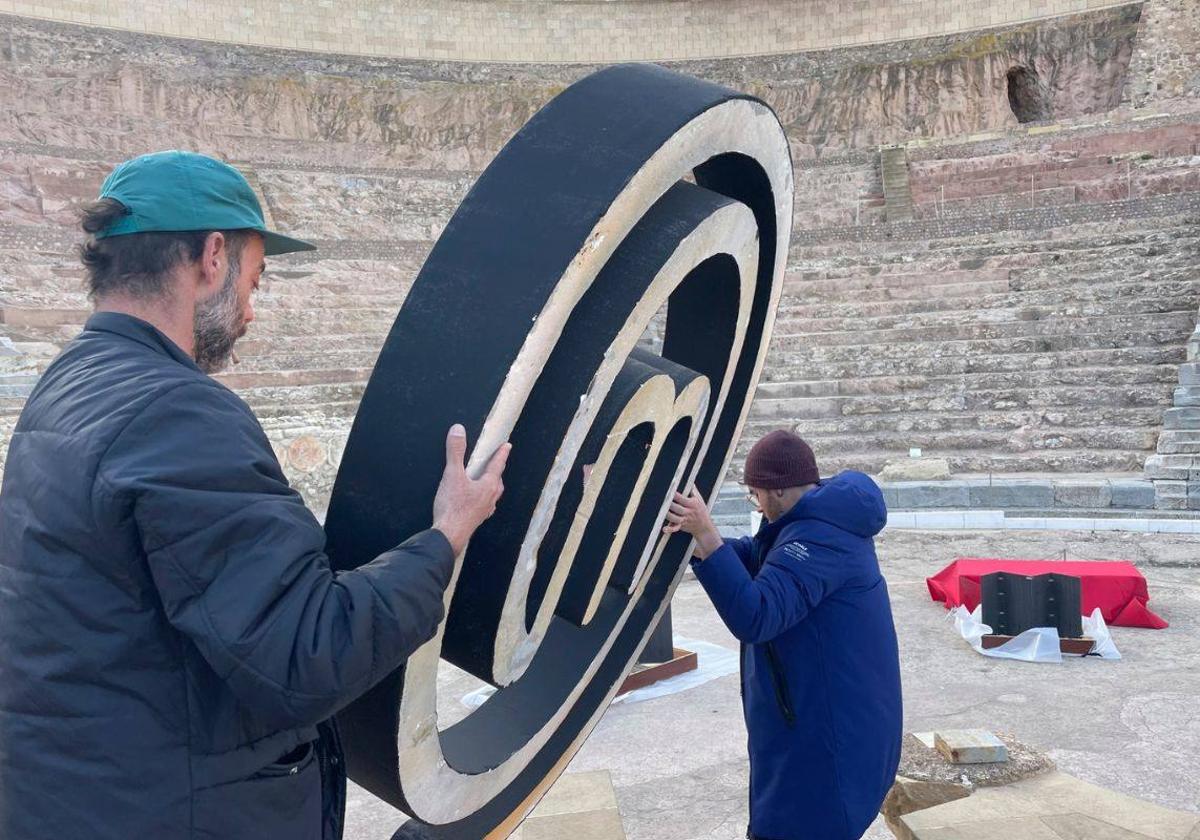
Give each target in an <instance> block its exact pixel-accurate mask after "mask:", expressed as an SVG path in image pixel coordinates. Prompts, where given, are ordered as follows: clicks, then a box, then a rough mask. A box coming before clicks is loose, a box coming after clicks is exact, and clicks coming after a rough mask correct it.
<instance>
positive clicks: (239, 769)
mask: <svg viewBox="0 0 1200 840" xmlns="http://www.w3.org/2000/svg"><path fill="white" fill-rule="evenodd" d="M324 541H325V537H324V532H323V531H322V529H321V526H320V525H319V524H318V522H317V521H316V519H315V518H314V517H313V516H312V514H311V513H310V512H309V511H308V510H307V509H306V508H305V506H304V504H303V503H302V501H301V500H300V497H299V496H298V495H297V494H296V492H295V491H293V490H292V489H291V488H289V487H288V484H287V481H286V480H285V478H284V476H283V473H282V472H281V470H280V467H279V463H278V461H277V460H276V458H275V455H274V453H273V452H272V450H271V446H270V444H269V443H268V441H267V438H266V435H265V434H264V433H263V430H262V428H261V427H260V426H259V424H258V422H257V420H256V419H255V417H254V415H253V414H252V413H251V412H250V409H249V408H248V407H247V406H246V404H245V403H243V402H242V400H241V399H239V398H238V397H237V396H236V395H234V394H233V393H232V392H231V391H229V390H228V389H227V388H225V387H224V386H222V385H220V384H219V383H217V382H215V381H214V380H212V379H210V378H209V377H207V376H206V375H204V374H203V373H202V372H201V371H200V370H199V369H198V368H197V367H196V365H195V364H194V363H193V362H192V360H191V359H190V358H189V357H188V356H187V355H186V354H184V353H183V352H182V351H181V350H180V349H179V348H178V347H177V346H175V345H174V344H173V343H172V342H171V341H170V340H168V339H167V338H166V337H165V336H163V335H162V334H161V333H159V332H158V331H157V330H155V329H154V328H153V327H151V326H150V325H149V324H146V323H144V322H142V321H139V320H137V319H135V318H132V317H129V316H127V315H120V314H116V313H99V314H96V315H94V316H93V317H92V318H91V319H90V320H89V321H88V323H87V326H86V328H85V329H84V331H83V333H82V334H81V335H80V336H79V337H78V338H77V339H76V340H75V341H74V342H73V343H72V344H71V345H70V346H69V347H68V348H67V349H66V350H65V351H64V352H63V353H62V355H61V356H59V358H58V359H56V360H55V362H54V363H53V364H52V365H51V366H50V368H49V369H48V370H47V371H46V373H45V375H44V376H43V377H42V379H41V380H40V382H39V383H38V385H37V387H36V389H35V390H34V393H33V394H32V396H31V397H30V399H29V401H28V403H27V404H26V406H25V409H24V411H23V412H22V414H21V418H20V420H19V422H18V424H17V427H16V430H15V432H14V434H13V437H12V441H11V443H10V446H9V452H8V461H7V465H6V470H5V473H4V484H3V490H2V492H0V837H2V838H4V840H43V839H45V840H49V839H50V838H53V840H72V838H87V839H88V840H105V839H106V838H111V840H184V838H188V839H189V840H192V838H211V839H212V840H218V839H219V840H239V839H240V838H254V840H273V838H280V839H281V840H330V838H336V837H339V836H340V834H341V821H342V809H343V805H344V800H345V776H344V775H343V773H342V767H341V762H340V751H339V748H338V745H337V739H336V731H335V729H334V727H333V726H332V725H331V724H330V723H328V721H329V719H330V718H331V717H332V715H333V714H334V713H335V712H336V711H337V710H338V709H340V708H341V707H342V706H344V705H345V704H347V703H348V702H350V701H351V700H353V699H354V698H355V697H357V696H358V695H359V694H361V693H362V692H364V691H365V690H367V689H368V688H370V687H371V686H372V685H373V684H375V683H376V682H377V681H379V680H380V679H382V678H383V677H384V676H386V675H387V674H388V673H389V672H390V671H391V670H393V669H394V668H396V667H397V665H399V664H400V663H401V662H402V661H403V660H404V659H405V657H407V656H408V655H409V654H410V653H411V652H412V651H413V650H414V649H415V648H416V647H417V646H419V645H420V644H421V643H423V642H424V641H425V640H427V639H429V638H430V637H431V636H432V635H433V633H434V631H435V629H436V627H437V625H438V623H439V622H440V620H441V618H442V611H443V606H442V601H443V593H444V590H445V587H446V586H447V584H448V582H449V579H450V574H451V570H452V566H453V559H454V558H453V556H452V554H453V551H452V549H451V548H450V545H449V543H448V542H447V541H446V539H445V537H443V536H442V535H441V533H439V532H437V531H433V530H430V531H425V532H422V533H420V534H417V535H416V536H414V537H413V538H412V539H410V540H409V541H408V542H406V543H404V544H403V545H401V546H400V547H398V548H396V549H394V550H393V551H390V552H387V553H386V554H384V555H382V556H380V557H379V558H377V559H376V560H374V561H372V562H370V563H368V564H366V565H364V566H362V567H361V568H359V569H356V570H354V571H352V572H343V573H339V574H334V573H333V572H332V571H331V569H330V566H329V562H328V560H327V558H326V556H325V554H324V553H323V547H324Z"/></svg>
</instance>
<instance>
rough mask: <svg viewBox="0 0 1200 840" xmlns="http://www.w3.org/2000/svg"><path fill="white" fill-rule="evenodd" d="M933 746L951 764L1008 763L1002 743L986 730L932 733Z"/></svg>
mask: <svg viewBox="0 0 1200 840" xmlns="http://www.w3.org/2000/svg"><path fill="white" fill-rule="evenodd" d="M933 745H934V746H935V747H936V748H937V751H938V752H940V753H941V754H942V756H943V757H944V758H945V759H946V760H947V761H949V762H950V763H951V764H989V763H992V762H997V761H1008V748H1007V747H1006V746H1004V742H1003V741H1001V740H1000V739H999V738H997V737H996V736H995V735H993V734H992V733H991V732H988V731H987V730H986V729H948V730H946V731H945V732H935V733H933Z"/></svg>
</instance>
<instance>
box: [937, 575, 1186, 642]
mask: <svg viewBox="0 0 1200 840" xmlns="http://www.w3.org/2000/svg"><path fill="white" fill-rule="evenodd" d="M992 572H1012V573H1013V574H1018V575H1044V574H1047V573H1049V572H1053V573H1055V574H1061V575H1072V576H1074V577H1077V578H1079V584H1080V586H1079V588H1080V601H1081V602H1082V608H1083V614H1084V615H1091V614H1092V610H1094V609H1095V608H1096V607H1099V608H1100V614H1101V615H1103V616H1104V621H1105V622H1106V623H1108V624H1109V625H1119V626H1121V627H1150V628H1153V629H1155V630H1161V629H1162V628H1164V627H1167V626H1168V625H1167V622H1165V621H1163V620H1162V619H1161V618H1159V617H1158V616H1157V615H1155V614H1154V613H1152V612H1150V610H1149V609H1148V608H1147V607H1146V602H1147V601H1149V600H1150V592H1149V589H1148V588H1147V587H1146V579H1145V578H1144V577H1142V573H1141V572H1139V571H1138V570H1137V567H1135V566H1134V565H1133V564H1132V563H1126V562H1124V561H1119V560H1113V561H1095V562H1093V561H1080V560H997V559H984V558H973V557H960V558H959V559H957V560H955V561H954V562H953V563H951V564H950V565H949V566H947V567H946V568H944V569H942V570H941V571H940V572H938V573H937V574H936V575H934V576H933V577H931V578H926V580H925V583H926V584H927V585H928V586H929V594H930V595H931V596H932V597H933V600H935V601H941V602H943V603H944V604H945V605H946V609H953V608H954V607H957V606H959V605H960V604H962V605H963V606H965V607H966V608H967V609H969V610H974V609H975V607H977V606H979V579H980V578H981V577H982V576H983V575H986V574H991V573H992Z"/></svg>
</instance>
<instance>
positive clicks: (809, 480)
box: [742, 429, 820, 490]
mask: <svg viewBox="0 0 1200 840" xmlns="http://www.w3.org/2000/svg"><path fill="white" fill-rule="evenodd" d="M742 481H743V483H745V484H746V485H748V486H750V487H757V488H758V489H760V490H782V489H783V488H785V487H802V486H803V485H805V484H816V483H817V482H818V481H820V474H819V473H818V472H817V459H816V457H815V456H814V455H813V451H812V449H811V448H810V447H809V445H808V444H807V443H805V442H804V441H803V440H802V439H801V438H800V436H799V435H796V434H794V433H792V432H789V431H786V430H784V429H779V430H778V431H774V432H771V433H770V434H768V435H766V436H765V437H763V439H762V440H760V441H759V442H758V443H756V444H754V447H753V448H752V449H751V450H750V454H749V455H747V456H746V469H745V470H744V471H743V477H742Z"/></svg>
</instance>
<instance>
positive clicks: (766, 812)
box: [667, 431, 903, 840]
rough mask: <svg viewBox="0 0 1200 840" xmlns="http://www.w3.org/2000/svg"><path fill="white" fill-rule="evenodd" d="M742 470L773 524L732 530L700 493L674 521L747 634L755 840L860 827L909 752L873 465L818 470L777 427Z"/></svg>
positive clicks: (734, 622)
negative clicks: (752, 530) (726, 531)
mask: <svg viewBox="0 0 1200 840" xmlns="http://www.w3.org/2000/svg"><path fill="white" fill-rule="evenodd" d="M745 483H746V485H747V486H748V488H749V490H750V494H751V495H752V496H753V498H754V500H755V502H756V504H757V505H758V508H759V510H760V511H761V513H762V514H763V525H762V527H761V528H759V530H758V533H757V534H755V535H754V537H753V538H750V537H743V538H741V539H738V540H723V539H722V538H721V536H720V534H719V532H718V531H717V529H716V526H715V525H714V524H713V522H712V519H711V518H710V516H709V513H708V508H707V506H706V505H705V503H704V500H703V499H701V498H700V497H699V496H698V495H697V494H695V493H693V494H691V495H689V496H684V495H682V494H676V496H675V501H674V503H673V504H672V505H671V510H670V513H669V514H668V517H667V518H668V524H667V530H668V531H679V530H682V531H686V532H687V533H689V534H691V535H692V536H694V537H695V538H696V549H695V554H696V558H697V559H696V560H694V561H693V568H694V569H695V572H696V577H697V578H698V579H699V581H700V583H701V585H702V586H703V587H704V589H705V591H706V592H708V595H709V597H710V598H711V599H712V602H713V604H714V606H715V607H716V609H717V612H718V614H720V616H721V618H722V620H724V622H725V624H726V625H727V626H728V627H729V629H730V631H731V632H732V633H733V635H734V636H736V637H737V638H738V640H739V641H740V642H741V643H742V697H743V705H744V710H745V717H746V728H747V730H748V732H749V742H750V829H749V832H748V834H747V836H748V837H750V838H752V840H853V838H858V837H861V836H862V834H863V833H864V832H865V831H866V830H867V828H868V827H869V826H870V824H871V822H872V820H873V819H874V818H875V815H876V814H877V813H878V812H879V807H880V805H881V804H882V802H883V799H884V797H885V796H886V795H887V792H888V790H889V788H890V787H891V785H892V782H893V781H894V779H895V775H896V767H897V765H898V764H899V760H900V739H901V730H902V725H903V721H902V717H903V715H902V711H901V698H900V663H899V654H898V650H897V646H896V631H895V627H894V625H893V623H892V608H891V603H890V601H889V600H888V591H887V584H886V583H885V581H884V579H883V576H882V575H881V574H880V572H879V562H878V560H877V559H876V556H875V544H874V540H873V537H874V536H875V535H876V534H877V533H879V531H880V530H882V529H883V526H884V522H885V520H886V515H887V514H886V509H885V507H884V503H883V494H882V493H881V492H880V491H879V488H878V487H877V486H876V485H875V483H874V482H873V481H872V480H871V479H870V478H869V477H867V476H866V475H863V474H862V473H858V472H844V473H841V474H840V475H838V476H836V477H835V478H832V479H828V480H825V481H822V480H821V479H820V478H819V474H818V472H817V465H816V459H815V458H814V457H813V453H812V450H811V449H810V448H809V446H808V445H807V444H806V443H805V442H804V441H803V440H801V439H800V438H799V437H797V436H796V435H795V434H792V433H791V432H786V431H776V432H772V433H770V434H768V435H767V436H766V437H764V438H763V439H762V440H760V441H759V442H758V443H757V444H755V446H754V448H753V449H751V451H750V454H749V456H748V457H747V459H746V468H745Z"/></svg>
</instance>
